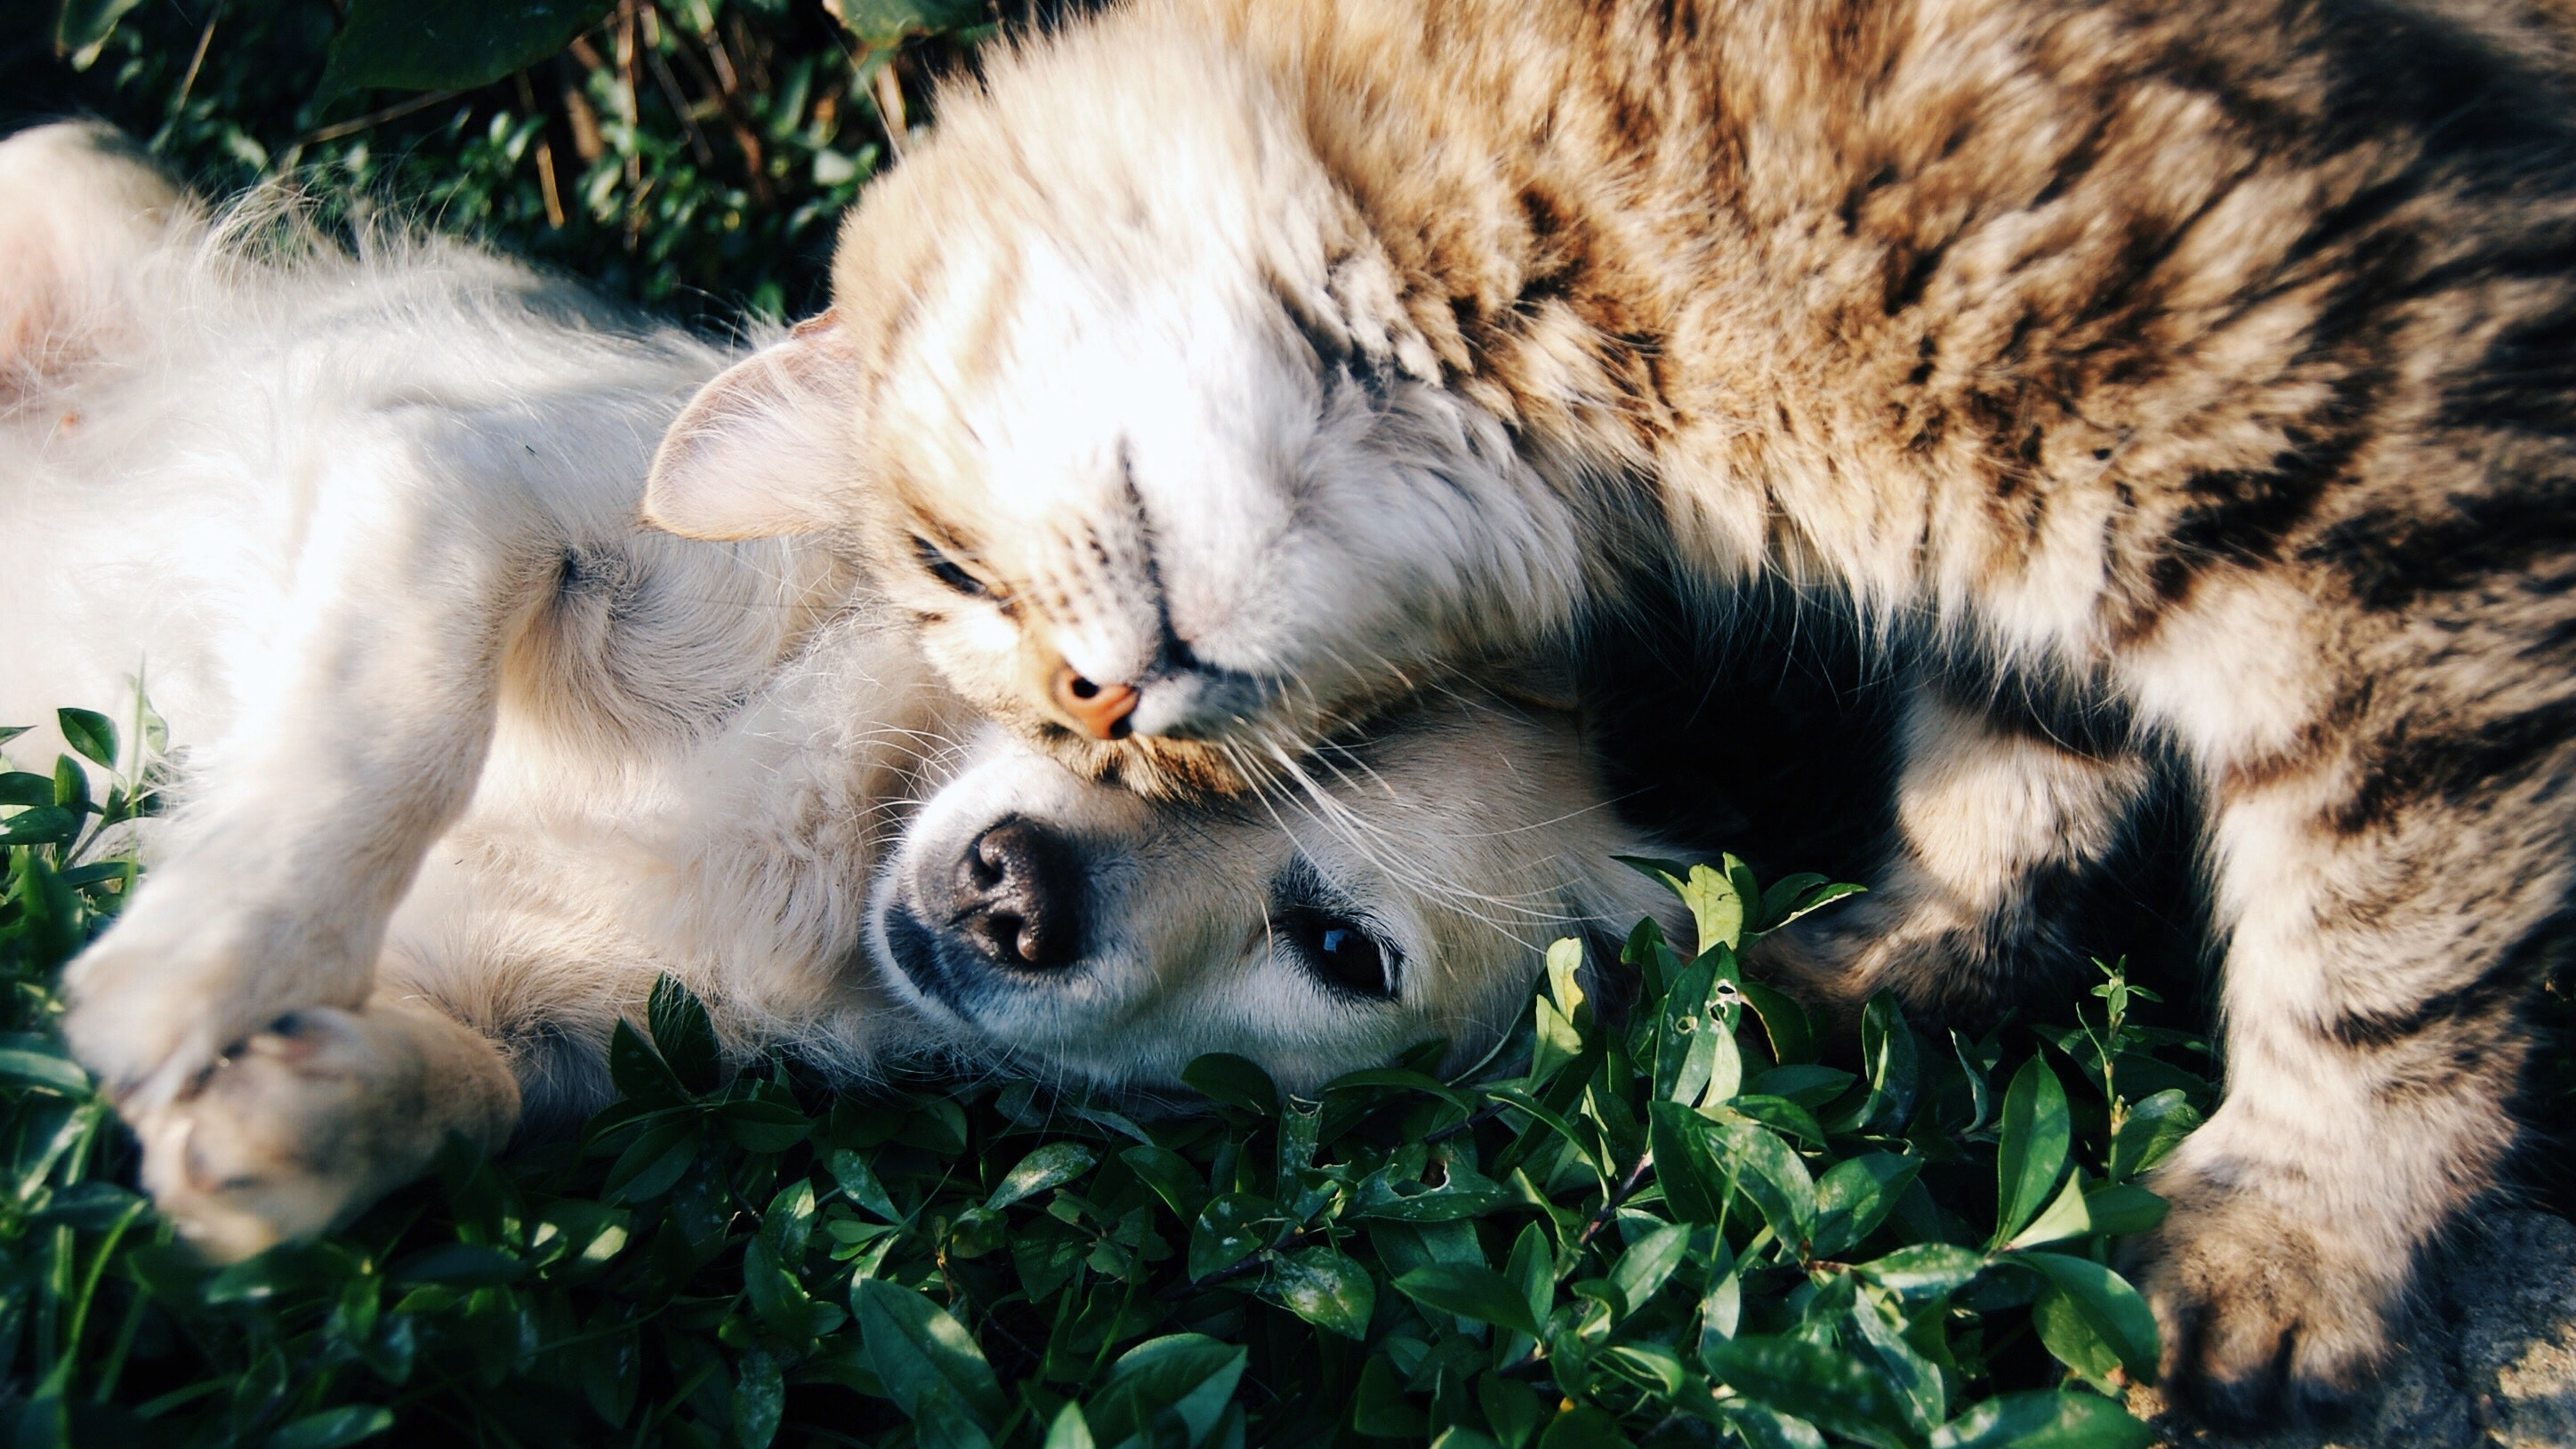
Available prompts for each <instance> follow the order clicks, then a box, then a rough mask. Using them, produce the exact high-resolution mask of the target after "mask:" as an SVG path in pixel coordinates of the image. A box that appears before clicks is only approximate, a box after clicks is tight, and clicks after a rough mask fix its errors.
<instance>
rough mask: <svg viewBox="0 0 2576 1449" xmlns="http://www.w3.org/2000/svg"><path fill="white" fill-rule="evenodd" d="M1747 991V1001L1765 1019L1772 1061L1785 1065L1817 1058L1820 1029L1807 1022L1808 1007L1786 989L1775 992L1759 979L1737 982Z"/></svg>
mask: <svg viewBox="0 0 2576 1449" xmlns="http://www.w3.org/2000/svg"><path fill="white" fill-rule="evenodd" d="M1736 989H1737V990H1740V991H1742V992H1743V993H1744V1004H1745V1005H1747V1006H1750V1007H1752V1008H1753V1014H1754V1015H1755V1016H1758V1017H1760V1018H1761V1019H1762V1033H1763V1035H1764V1036H1766V1037H1768V1038H1769V1039H1770V1043H1771V1060H1773V1061H1775V1062H1778V1063H1779V1064H1780V1065H1782V1066H1788V1065H1791V1064H1792V1063H1796V1062H1812V1061H1814V1060H1815V1059H1816V1029H1815V1027H1813V1026H1812V1025H1810V1024H1809V1023H1808V1021H1807V1009H1806V1008H1805V1007H1803V1006H1800V1005H1799V1004H1798V1003H1797V1002H1796V1001H1795V1000H1793V999H1791V998H1790V996H1789V995H1788V994H1787V993H1786V992H1782V991H1775V990H1773V989H1772V988H1770V987H1768V986H1765V985H1763V984H1762V983H1761V982H1759V981H1745V982H1739V983H1738V984H1737V988H1736Z"/></svg>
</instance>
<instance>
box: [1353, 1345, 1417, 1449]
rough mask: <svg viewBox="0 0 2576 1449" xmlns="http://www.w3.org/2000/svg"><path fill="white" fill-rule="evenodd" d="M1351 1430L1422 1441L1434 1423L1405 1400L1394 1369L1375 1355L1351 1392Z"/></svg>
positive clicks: (1365, 1365)
mask: <svg viewBox="0 0 2576 1449" xmlns="http://www.w3.org/2000/svg"><path fill="white" fill-rule="evenodd" d="M1351 1428H1352V1429H1354V1430H1356V1431H1357V1432H1359V1433H1362V1434H1366V1435H1368V1436H1369V1437H1371V1438H1375V1439H1411V1440H1414V1441H1416V1442H1420V1441H1421V1440H1422V1439H1423V1437H1424V1436H1425V1435H1427V1434H1428V1433H1429V1432H1430V1429H1431V1421H1430V1420H1429V1419H1428V1418H1425V1417H1424V1416H1423V1413H1422V1411H1421V1410H1420V1409H1417V1408H1415V1407H1414V1406H1413V1405H1412V1404H1411V1403H1410V1402H1408V1401H1407V1400H1406V1399H1405V1397H1404V1390H1403V1388H1402V1386H1401V1385H1400V1384H1399V1383H1398V1382H1397V1380H1396V1376H1395V1369H1394V1367H1393V1366H1392V1365H1390V1364H1388V1362H1387V1361H1386V1359H1385V1358H1383V1357H1380V1356H1376V1355H1372V1356H1371V1357H1370V1358H1369V1360H1368V1362H1366V1363H1364V1364H1362V1365H1360V1381H1359V1384H1358V1386H1357V1387H1356V1388H1354V1389H1353V1390H1352V1392H1351Z"/></svg>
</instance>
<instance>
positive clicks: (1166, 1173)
mask: <svg viewBox="0 0 2576 1449" xmlns="http://www.w3.org/2000/svg"><path fill="white" fill-rule="evenodd" d="M1118 1160H1119V1161H1121V1162H1123V1163H1126V1164H1127V1167H1128V1170H1129V1171H1132V1172H1134V1173H1135V1174H1136V1175H1137V1176H1138V1177H1139V1178H1142V1179H1144V1182H1145V1185H1146V1186H1147V1187H1150V1188H1152V1189H1153V1190H1154V1195H1155V1196H1156V1197H1159V1198H1161V1199H1162V1200H1163V1201H1164V1202H1165V1203H1167V1204H1169V1205H1170V1207H1171V1209H1172V1215H1173V1216H1175V1217H1177V1218H1179V1219H1181V1220H1182V1221H1183V1222H1194V1221H1196V1220H1197V1218H1198V1215H1199V1213H1200V1212H1201V1211H1202V1210H1203V1209H1205V1208H1206V1207H1207V1204H1208V1186H1207V1180H1206V1178H1205V1177H1204V1176H1202V1175H1201V1174H1200V1172H1199V1170H1198V1169H1197V1168H1194V1167H1192V1166H1190V1163H1189V1159H1187V1158H1185V1157H1183V1156H1181V1155H1180V1154H1179V1153H1177V1152H1174V1151H1172V1150H1171V1149H1170V1148H1168V1147H1155V1146H1152V1145H1151V1144H1142V1145H1139V1146H1135V1147H1130V1148H1128V1149H1127V1150H1126V1151H1124V1152H1121V1153H1119V1154H1118Z"/></svg>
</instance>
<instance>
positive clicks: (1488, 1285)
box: [1395, 1263, 1538, 1337]
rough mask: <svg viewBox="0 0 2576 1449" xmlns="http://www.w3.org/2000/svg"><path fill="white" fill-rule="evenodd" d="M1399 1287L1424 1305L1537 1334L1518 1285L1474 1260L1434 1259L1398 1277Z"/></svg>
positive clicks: (1529, 1333)
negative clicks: (1475, 1262)
mask: <svg viewBox="0 0 2576 1449" xmlns="http://www.w3.org/2000/svg"><path fill="white" fill-rule="evenodd" d="M1395 1286H1396V1288H1397V1289H1398V1290H1399V1291H1400V1292H1402V1293H1403V1294H1404V1295H1405V1296H1406V1297H1408V1298H1411V1299H1412V1300H1413V1301H1414V1302H1416V1303H1419V1304H1421V1305H1422V1306H1424V1307H1425V1308H1430V1309H1434V1310H1437V1311H1438V1312H1441V1313H1451V1314H1455V1315H1457V1316H1458V1317H1460V1318H1472V1319H1476V1320H1477V1321H1479V1322H1483V1323H1491V1324H1494V1325H1496V1326H1498V1327H1502V1328H1509V1329H1514V1330H1516V1331H1518V1332H1521V1333H1525V1334H1528V1335H1530V1336H1532V1337H1536V1336H1537V1334H1538V1321H1537V1320H1536V1319H1534V1318H1532V1317H1531V1316H1530V1305H1529V1300H1528V1299H1526V1298H1524V1297H1523V1296H1522V1295H1521V1290H1520V1287H1519V1285H1517V1284H1515V1283H1513V1282H1512V1281H1511V1280H1510V1279H1508V1278H1506V1277H1504V1276H1503V1275H1502V1274H1500V1273H1497V1272H1495V1271H1494V1270H1493V1269H1491V1268H1487V1267H1483V1266H1481V1265H1479V1264H1474V1263H1431V1264H1427V1265H1425V1266H1423V1267H1420V1268H1416V1269H1414V1270H1413V1271H1412V1272H1410V1273H1406V1274H1404V1275H1403V1276H1402V1277H1399V1278H1397V1279H1396V1280H1395Z"/></svg>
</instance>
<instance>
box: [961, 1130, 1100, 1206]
mask: <svg viewBox="0 0 2576 1449" xmlns="http://www.w3.org/2000/svg"><path fill="white" fill-rule="evenodd" d="M1099 1161H1100V1154H1098V1153H1096V1152H1094V1151H1092V1150H1091V1149H1090V1148H1088V1147H1085V1146H1083V1145H1082V1144H1081V1143H1079V1142H1050V1143H1048V1144H1047V1145H1046V1146H1044V1147H1041V1148H1039V1149H1038V1150H1037V1151H1035V1152H1032V1153H1030V1154H1029V1155H1028V1156H1026V1157H1023V1158H1021V1159H1020V1165H1019V1166H1017V1167H1014V1168H1012V1169H1011V1170H1010V1171H1009V1172H1008V1173H1007V1174H1005V1175H1004V1176H1003V1178H1002V1182H1001V1185H1000V1186H999V1187H996V1188H994V1189H993V1195H992V1196H990V1197H988V1198H986V1199H984V1206H985V1207H986V1208H988V1209H990V1210H992V1211H994V1212H999V1211H1001V1210H1002V1209H1004V1208H1006V1207H1009V1206H1010V1205H1011V1204H1013V1203H1015V1202H1023V1201H1026V1200H1027V1199H1029V1198H1032V1197H1035V1196H1037V1195H1038V1194H1039V1193H1042V1192H1045V1191H1046V1190H1047V1189H1049V1188H1052V1187H1062V1186H1063V1185H1064V1184H1066V1183H1068V1182H1071V1181H1073V1180H1074V1179H1075V1178H1077V1177H1080V1176H1082V1175H1083V1174H1084V1173H1086V1172H1089V1171H1090V1170H1091V1169H1092V1168H1093V1167H1094V1166H1095V1165H1097V1164H1098V1163H1099Z"/></svg>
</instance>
